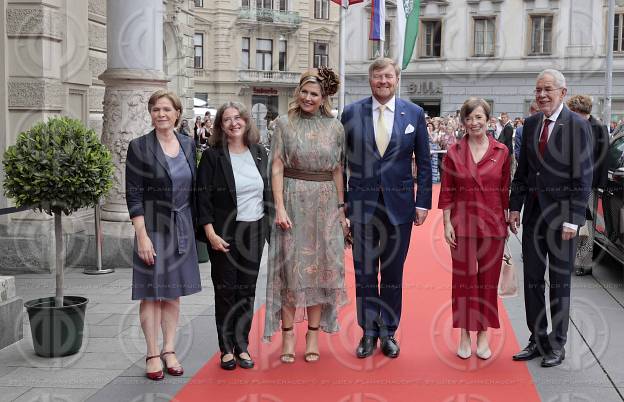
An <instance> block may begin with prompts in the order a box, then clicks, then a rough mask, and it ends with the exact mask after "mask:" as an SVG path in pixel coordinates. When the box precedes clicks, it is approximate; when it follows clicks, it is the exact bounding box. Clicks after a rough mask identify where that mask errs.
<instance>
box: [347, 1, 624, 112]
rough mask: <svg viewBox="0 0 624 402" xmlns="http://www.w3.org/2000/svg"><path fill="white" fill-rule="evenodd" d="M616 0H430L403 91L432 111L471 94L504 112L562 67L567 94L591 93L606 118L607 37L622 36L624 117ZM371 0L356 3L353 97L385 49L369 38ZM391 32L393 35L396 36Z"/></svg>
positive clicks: (423, 6)
mask: <svg viewBox="0 0 624 402" xmlns="http://www.w3.org/2000/svg"><path fill="white" fill-rule="evenodd" d="M607 4H608V2H607V0H592V1H585V0H583V1H580V0H421V2H420V15H421V17H420V26H419V34H418V40H417V43H416V48H415V50H414V54H413V57H412V61H411V63H410V65H409V66H408V67H407V69H406V70H404V71H403V72H402V74H401V75H402V78H401V88H400V96H401V98H404V99H409V100H411V101H412V102H415V103H417V104H419V105H421V106H422V107H423V108H424V109H425V110H426V111H427V113H428V114H429V115H432V116H439V115H447V114H452V113H454V112H455V111H456V110H457V109H459V107H460V106H461V104H462V103H463V102H464V100H465V99H466V98H468V97H470V96H478V97H482V98H484V99H486V100H488V101H489V102H491V104H492V105H493V110H494V113H495V114H496V115H498V114H499V113H501V112H509V113H510V115H511V116H512V117H516V116H522V115H526V114H527V112H528V105H529V103H530V101H531V100H532V99H533V98H534V96H533V88H534V85H535V78H536V76H537V74H538V73H539V72H540V71H541V70H543V69H546V68H556V69H558V70H561V71H562V72H563V73H564V75H565V76H566V78H567V81H568V94H569V95H574V94H585V95H590V96H592V98H593V101H594V110H593V114H594V115H596V116H599V117H602V111H603V104H604V96H605V83H606V79H605V68H606V53H607V43H608V41H609V40H613V41H614V62H613V66H614V69H613V71H614V73H613V84H614V85H613V97H612V119H615V120H619V119H622V118H624V37H623V32H624V1H623V0H616V18H615V35H614V38H608V37H607ZM386 7H387V13H386V18H387V22H386V32H387V33H389V35H386V40H387V42H386V46H385V52H386V55H388V56H390V57H394V50H393V48H394V46H396V42H395V38H394V37H393V36H392V34H393V33H394V24H395V18H396V4H395V2H394V1H393V0H386ZM369 21H370V0H367V1H365V2H364V3H363V4H359V5H353V6H351V7H350V8H349V10H348V17H347V22H348V27H347V32H348V33H347V37H348V38H349V39H348V41H349V43H352V44H353V45H350V46H348V48H347V54H346V58H347V84H346V85H347V86H346V89H347V95H346V101H347V103H348V102H351V101H354V100H357V99H359V98H362V97H365V96H369V95H370V89H369V87H368V81H367V68H368V65H369V64H370V62H371V60H372V59H373V58H374V57H375V56H376V55H378V54H379V52H378V51H377V52H376V51H375V49H376V48H375V45H374V44H372V43H370V42H368V43H367V41H362V40H354V39H355V38H366V37H367V34H368V26H369ZM388 36H389V38H388Z"/></svg>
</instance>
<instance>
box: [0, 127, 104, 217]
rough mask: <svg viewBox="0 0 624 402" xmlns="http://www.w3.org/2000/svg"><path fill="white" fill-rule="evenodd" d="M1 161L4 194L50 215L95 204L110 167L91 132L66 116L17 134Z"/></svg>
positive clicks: (66, 212)
mask: <svg viewBox="0 0 624 402" xmlns="http://www.w3.org/2000/svg"><path fill="white" fill-rule="evenodd" d="M3 165H4V171H5V174H6V176H5V179H4V193H5V195H6V196H7V197H9V198H12V199H14V200H15V203H16V204H17V206H23V205H30V206H32V207H33V208H34V209H37V210H39V211H45V212H46V213H48V214H50V215H52V214H53V213H61V212H63V213H65V214H70V213H72V212H73V211H76V210H77V209H80V208H84V207H92V206H95V205H96V203H97V202H98V200H99V199H100V198H102V197H104V196H105V195H106V194H107V193H108V191H109V190H110V188H111V186H112V176H113V168H114V166H113V163H112V161H111V154H110V152H109V151H108V149H107V148H106V147H105V146H104V145H102V143H101V142H100V140H99V139H98V138H97V135H96V134H95V132H94V131H93V130H90V129H87V128H86V127H85V126H84V125H83V124H82V122H81V121H79V120H74V119H70V118H68V117H55V118H51V119H50V120H48V121H47V122H46V123H38V124H36V125H35V126H34V127H33V128H31V129H30V130H28V131H26V132H23V133H21V134H20V135H19V137H18V138H17V141H16V143H15V145H12V146H10V147H9V148H8V149H7V151H6V152H5V153H4V161H3Z"/></svg>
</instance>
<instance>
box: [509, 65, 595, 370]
mask: <svg viewBox="0 0 624 402" xmlns="http://www.w3.org/2000/svg"><path fill="white" fill-rule="evenodd" d="M566 93H567V88H566V81H565V77H564V76H563V74H561V73H560V72H559V71H557V70H552V69H548V70H544V71H542V72H541V73H540V74H539V75H538V77H537V84H536V86H535V100H536V101H537V104H538V106H539V109H540V111H541V112H539V113H536V114H534V115H532V116H531V117H528V118H527V119H526V121H525V124H524V129H523V134H522V144H521V147H522V149H521V150H520V160H519V161H518V169H517V170H516V174H515V176H514V179H513V182H512V191H511V199H510V207H509V209H510V214H509V225H510V229H511V231H512V232H513V233H517V230H518V226H519V224H520V210H521V209H522V207H523V206H524V211H523V217H522V224H523V225H524V226H523V227H524V228H523V231H522V254H523V258H524V303H525V309H526V319H527V325H528V327H529V331H530V332H531V336H530V338H529V344H528V345H527V347H525V348H524V349H523V350H522V351H521V352H519V353H517V354H516V355H514V356H513V359H514V360H520V361H524V360H531V359H534V358H536V357H539V356H542V362H541V365H542V366H543V367H553V366H558V365H559V364H561V362H562V361H563V359H564V358H565V349H564V345H565V343H566V340H567V333H568V322H569V318H570V277H571V273H572V270H573V265H574V255H575V253H576V240H577V237H576V234H577V231H578V228H579V226H581V225H583V223H584V222H585V206H586V205H587V199H588V197H589V192H590V189H591V183H592V167H593V161H592V159H593V156H592V152H593V142H592V134H591V127H590V126H589V123H588V122H587V120H585V119H583V118H582V117H580V116H579V115H577V114H576V113H573V112H571V111H570V110H569V109H568V108H567V107H566V106H565V105H564V103H563V99H564V97H565V95H566ZM547 258H548V276H549V296H550V319H551V324H552V332H551V333H550V334H548V333H547V327H548V310H547V308H546V302H545V280H544V274H545V272H546V261H547Z"/></svg>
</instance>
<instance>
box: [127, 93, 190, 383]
mask: <svg viewBox="0 0 624 402" xmlns="http://www.w3.org/2000/svg"><path fill="white" fill-rule="evenodd" d="M148 110H149V112H150V116H151V119H152V125H153V126H154V130H152V131H151V132H150V133H148V134H145V135H143V136H141V137H139V138H135V139H134V140H132V141H131V142H130V144H129V146H128V156H127V159H126V202H127V205H128V211H129V213H130V219H131V220H132V224H133V225H134V230H135V233H136V236H135V242H134V253H133V277H132V300H141V306H140V310H139V316H140V320H141V328H142V329H143V334H144V335H145V341H146V343H147V357H146V376H147V377H148V378H149V379H151V380H161V379H163V378H164V373H163V364H164V366H165V368H166V370H167V372H168V373H169V374H170V375H173V376H180V375H182V374H183V373H184V370H183V369H182V366H181V365H180V363H179V361H178V360H177V358H176V355H175V351H174V349H175V335H176V328H177V326H178V318H179V315H180V299H179V298H180V296H185V295H190V294H193V293H197V292H199V291H200V290H201V281H200V277H199V268H198V265H197V250H196V249H195V235H194V233H193V226H194V225H193V216H194V214H195V202H194V190H193V189H194V182H195V166H196V162H195V145H194V143H193V139H191V138H189V137H187V136H184V135H180V134H177V133H176V132H175V131H174V129H175V127H177V126H178V123H179V121H180V115H181V114H182V103H181V102H180V99H179V98H178V97H177V96H176V95H175V94H174V93H172V92H168V91H166V90H160V91H157V92H155V93H154V94H153V95H152V96H151V97H150V99H149V102H148ZM161 330H162V336H163V346H162V349H159V347H158V333H159V331H161ZM161 360H162V363H161Z"/></svg>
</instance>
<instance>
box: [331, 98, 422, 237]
mask: <svg viewBox="0 0 624 402" xmlns="http://www.w3.org/2000/svg"><path fill="white" fill-rule="evenodd" d="M372 105H373V99H372V98H371V97H369V98H366V99H362V100H360V101H358V102H355V103H352V104H350V105H348V106H347V107H346V108H345V109H344V111H343V113H342V117H341V121H342V124H343V125H344V128H345V137H346V138H345V141H346V148H347V158H346V162H347V169H348V171H349V180H348V183H347V185H346V186H345V187H346V188H347V193H346V198H345V200H346V202H347V214H348V218H349V219H351V220H352V221H354V222H357V223H368V222H369V221H370V220H371V218H372V216H373V214H374V212H375V209H376V206H377V201H378V196H379V191H380V190H381V191H383V196H384V204H385V206H386V209H387V214H388V217H389V219H390V223H391V224H392V225H400V224H404V223H407V222H412V221H413V220H414V218H415V215H416V207H420V208H425V209H430V208H431V159H430V155H429V135H428V134H427V127H426V124H425V113H424V111H423V109H422V108H421V107H420V106H418V105H416V104H414V103H411V102H408V101H405V100H403V99H399V98H396V103H395V111H394V125H393V128H392V136H391V138H390V143H389V144H388V148H387V149H386V152H385V153H384V156H383V157H382V156H381V155H380V154H379V150H378V149H377V145H376V143H375V130H374V123H373V112H372ZM410 124H411V126H412V127H413V130H407V129H408V127H409V125H410ZM406 130H407V131H411V132H406ZM413 155H415V157H416V165H417V167H418V176H417V188H416V199H414V179H413V176H412V156H413Z"/></svg>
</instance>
